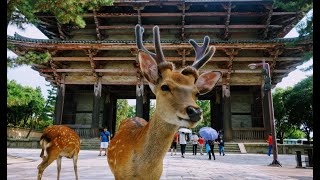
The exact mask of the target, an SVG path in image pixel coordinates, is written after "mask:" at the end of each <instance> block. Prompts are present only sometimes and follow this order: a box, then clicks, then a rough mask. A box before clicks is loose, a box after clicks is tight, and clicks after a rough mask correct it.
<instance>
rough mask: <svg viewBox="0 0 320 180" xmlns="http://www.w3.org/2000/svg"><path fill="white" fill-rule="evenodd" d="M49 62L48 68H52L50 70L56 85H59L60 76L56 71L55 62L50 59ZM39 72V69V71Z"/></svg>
mask: <svg viewBox="0 0 320 180" xmlns="http://www.w3.org/2000/svg"><path fill="white" fill-rule="evenodd" d="M49 64H50V66H51V69H49V70H52V71H51V72H53V75H54V79H55V81H56V83H57V84H58V85H60V83H61V82H60V81H61V76H60V75H59V74H58V73H57V68H56V66H55V64H54V63H53V61H52V59H51V60H50V61H49ZM40 72H41V71H40Z"/></svg>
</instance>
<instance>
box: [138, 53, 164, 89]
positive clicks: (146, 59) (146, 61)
mask: <svg viewBox="0 0 320 180" xmlns="http://www.w3.org/2000/svg"><path fill="white" fill-rule="evenodd" d="M138 58H139V64H140V69H141V71H142V74H143V76H144V77H145V78H146V80H147V81H148V82H149V86H150V88H151V89H152V91H153V87H154V85H156V84H157V83H158V81H159V78H160V76H159V72H158V64H157V62H156V61H155V60H154V59H153V58H152V56H150V55H149V54H148V53H146V52H145V51H143V50H139V52H138Z"/></svg>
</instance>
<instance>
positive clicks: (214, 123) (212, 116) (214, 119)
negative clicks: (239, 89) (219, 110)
mask: <svg viewBox="0 0 320 180" xmlns="http://www.w3.org/2000/svg"><path fill="white" fill-rule="evenodd" d="M214 102H215V97H213V98H212V99H210V119H211V127H212V128H213V129H216V130H217V124H218V123H217V116H216V113H215V103H214Z"/></svg>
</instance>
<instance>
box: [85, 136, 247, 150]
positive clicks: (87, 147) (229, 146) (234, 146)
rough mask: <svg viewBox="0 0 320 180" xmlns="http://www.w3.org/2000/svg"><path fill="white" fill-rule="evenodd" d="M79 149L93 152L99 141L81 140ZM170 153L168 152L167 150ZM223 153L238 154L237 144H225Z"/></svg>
mask: <svg viewBox="0 0 320 180" xmlns="http://www.w3.org/2000/svg"><path fill="white" fill-rule="evenodd" d="M80 148H81V149H85V150H90V149H92V150H95V149H99V148H100V139H98V138H93V139H82V140H81V144H80ZM203 150H204V151H205V147H203ZM218 150H219V148H218V145H215V146H214V151H215V152H218ZM169 151H170V150H169ZM197 151H198V152H200V148H199V146H198V149H197ZM224 151H225V152H226V153H228V152H231V153H240V152H241V151H240V149H239V146H238V144H237V143H225V145H224ZM177 152H180V145H179V144H178V145H177ZM186 152H188V153H189V152H192V144H187V146H186Z"/></svg>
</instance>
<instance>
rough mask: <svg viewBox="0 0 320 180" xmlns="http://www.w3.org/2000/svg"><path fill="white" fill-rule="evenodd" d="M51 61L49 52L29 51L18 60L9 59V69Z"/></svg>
mask: <svg viewBox="0 0 320 180" xmlns="http://www.w3.org/2000/svg"><path fill="white" fill-rule="evenodd" d="M50 59H51V54H50V53H49V52H44V53H43V52H37V51H28V52H23V53H22V54H20V55H19V56H18V57H16V58H12V57H7V67H9V68H14V67H18V66H20V65H32V64H42V63H45V62H48V61H49V60H50Z"/></svg>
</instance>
